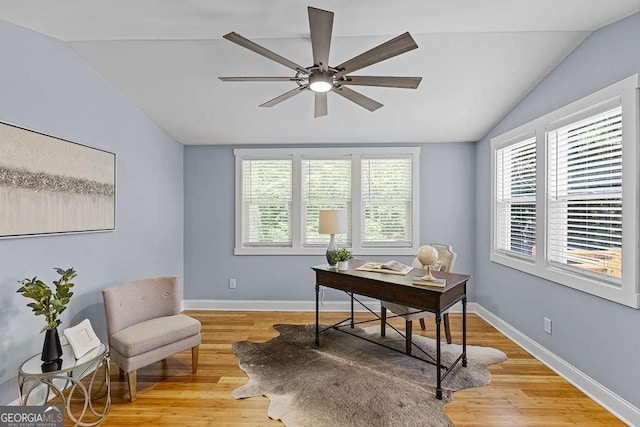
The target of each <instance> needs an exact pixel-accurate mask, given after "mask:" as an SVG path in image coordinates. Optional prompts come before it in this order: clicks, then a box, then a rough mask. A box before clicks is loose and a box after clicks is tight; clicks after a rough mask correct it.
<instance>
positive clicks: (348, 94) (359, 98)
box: [333, 86, 382, 111]
mask: <svg viewBox="0 0 640 427" xmlns="http://www.w3.org/2000/svg"><path fill="white" fill-rule="evenodd" d="M333 91H334V92H335V93H337V94H338V95H340V96H344V97H345V98H347V99H348V100H349V101H352V102H355V103H356V104H358V105H359V106H361V107H363V108H366V109H367V110H369V111H376V110H377V109H378V108H380V107H382V104H380V103H379V102H378V101H375V100H373V99H371V98H369V97H368V96H364V95H363V94H361V93H359V92H356V91H355V90H352V89H349V88H348V87H344V86H342V87H338V88H336V87H334V88H333Z"/></svg>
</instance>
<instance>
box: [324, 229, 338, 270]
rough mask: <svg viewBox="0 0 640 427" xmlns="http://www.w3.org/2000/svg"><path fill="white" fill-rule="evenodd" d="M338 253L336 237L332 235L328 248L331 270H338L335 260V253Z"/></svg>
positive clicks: (328, 260) (328, 261) (328, 262)
mask: <svg viewBox="0 0 640 427" xmlns="http://www.w3.org/2000/svg"><path fill="white" fill-rule="evenodd" d="M336 252H338V246H337V245H336V235H335V234H332V235H331V239H330V240H329V246H328V247H327V253H326V255H327V264H329V268H336V264H337V263H338V262H337V261H336V259H335V258H334V256H335V253H336Z"/></svg>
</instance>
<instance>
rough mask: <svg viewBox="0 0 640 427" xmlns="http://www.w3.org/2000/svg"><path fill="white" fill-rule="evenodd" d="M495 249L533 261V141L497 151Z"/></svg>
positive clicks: (534, 218)
mask: <svg viewBox="0 0 640 427" xmlns="http://www.w3.org/2000/svg"><path fill="white" fill-rule="evenodd" d="M496 215H497V218H496V229H497V241H496V247H497V249H498V250H500V251H503V252H507V253H510V254H513V255H518V256H522V257H525V258H533V255H534V250H535V244H536V139H535V137H534V138H527V139H525V140H524V141H521V142H517V143H515V144H511V145H509V146H507V147H504V148H500V149H498V150H496Z"/></svg>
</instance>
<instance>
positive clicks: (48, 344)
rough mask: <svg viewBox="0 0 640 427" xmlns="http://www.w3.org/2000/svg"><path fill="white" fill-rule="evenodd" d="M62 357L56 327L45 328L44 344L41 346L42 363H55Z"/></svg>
mask: <svg viewBox="0 0 640 427" xmlns="http://www.w3.org/2000/svg"><path fill="white" fill-rule="evenodd" d="M60 357H62V346H61V345H60V336H59V335H58V328H53V329H47V330H46V331H45V335H44V346H43V347H42V357H41V358H40V360H42V361H43V362H44V363H55V362H57V361H58V360H60Z"/></svg>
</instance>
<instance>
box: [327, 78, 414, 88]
mask: <svg viewBox="0 0 640 427" xmlns="http://www.w3.org/2000/svg"><path fill="white" fill-rule="evenodd" d="M345 78H346V80H340V81H338V82H337V84H339V85H350V86H380V87H397V88H402V89H417V88H418V85H419V84H420V82H421V81H422V77H389V76H345Z"/></svg>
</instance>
